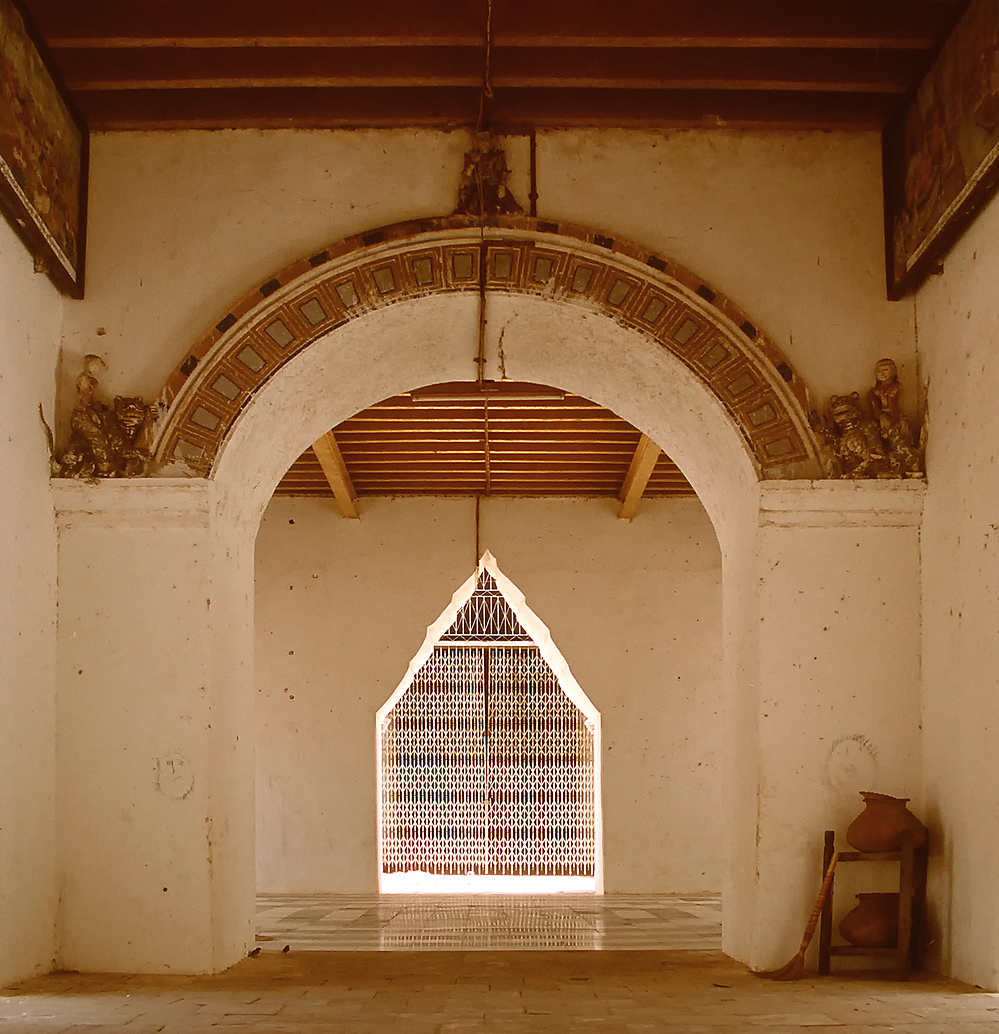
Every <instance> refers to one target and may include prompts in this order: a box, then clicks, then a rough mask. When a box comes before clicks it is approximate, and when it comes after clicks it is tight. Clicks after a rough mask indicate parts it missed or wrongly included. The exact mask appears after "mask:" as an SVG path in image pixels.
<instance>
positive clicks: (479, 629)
mask: <svg viewBox="0 0 999 1034" xmlns="http://www.w3.org/2000/svg"><path fill="white" fill-rule="evenodd" d="M439 641H440V642H442V643H462V642H469V641H475V642H503V643H530V641H531V637H530V636H529V635H528V634H527V632H526V631H525V629H524V626H523V625H522V624H521V623H520V622H519V621H518V620H517V615H516V614H514V612H513V610H512V608H511V607H510V604H509V603H507V601H506V599H505V598H504V596H503V594H502V593H501V592H500V591H499V587H498V586H497V585H496V579H495V578H493V576H492V575H491V574H490V573H489V572H488V571H483V572H482V573H481V574H480V575H479V584H478V587H477V588H476V590H475V592H473V593H472V595H471V596H469V597H468V599H467V600H466V601H465V603H464V605H463V606H462V608H461V610H459V611H458V614H457V617H455V619H454V624H452V625H451V627H450V628H449V629H448V630H447V631H446V632H445V633H444V634H443V635H442V636H441V637H440V640H439Z"/></svg>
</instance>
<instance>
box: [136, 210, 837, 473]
mask: <svg viewBox="0 0 999 1034" xmlns="http://www.w3.org/2000/svg"><path fill="white" fill-rule="evenodd" d="M483 256H485V270H484V274H483V282H484V285H485V289H486V290H487V291H489V292H503V293H513V294H525V295H532V296H535V297H542V298H548V299H551V300H553V301H559V302H563V303H566V304H572V305H580V306H583V307H585V308H588V309H590V310H591V311H595V312H600V313H602V314H604V315H606V316H608V317H610V318H611V319H613V320H615V321H616V322H618V323H620V324H623V325H624V326H627V327H630V328H631V329H633V330H637V331H639V332H641V333H642V334H644V335H645V336H646V337H648V338H650V339H652V340H653V341H655V342H657V343H658V344H660V345H661V346H662V347H664V348H667V349H669V351H670V352H672V353H673V354H674V355H676V356H677V357H678V358H679V359H680V360H682V361H683V362H684V363H685V364H686V366H687V367H688V368H689V369H690V370H692V371H693V372H694V373H695V374H696V375H697V376H698V377H699V378H700V379H701V380H702V381H703V382H704V383H705V385H706V386H707V387H708V388H709V389H710V390H711V391H712V392H713V393H714V394H715V395H716V396H717V397H718V399H719V400H720V401H721V403H722V405H723V406H724V407H725V408H726V410H727V411H728V413H729V414H730V416H731V417H732V419H733V421H734V422H735V423H736V424H737V425H738V427H739V428H740V429H741V431H742V434H743V436H744V438H745V440H746V443H747V445H748V448H749V450H750V452H751V453H752V455H753V456H754V457H755V458H756V463H757V465H758V468H759V471H760V474H761V476H762V477H765V478H813V477H821V466H820V462H819V448H818V443H817V442H816V440H815V437H814V435H813V433H812V431H811V430H810V428H809V421H808V414H809V413H812V412H813V405H812V402H811V396H810V394H809V392H808V389H807V387H806V385H805V384H804V383H803V381H802V380H801V378H800V377H799V376H798V374H797V373H796V372H795V370H794V369H793V367H792V366H791V365H790V363H788V361H787V359H786V358H785V357H784V355H783V354H782V353H781V352H780V350H779V349H778V348H777V347H776V346H775V345H774V344H773V343H772V342H770V341H769V340H767V339H766V338H765V337H764V335H762V334H761V333H760V331H759V330H758V329H757V328H756V326H755V325H754V324H752V323H751V322H750V321H749V319H748V318H747V317H746V314H745V313H744V312H742V310H740V309H739V308H737V307H736V306H735V305H733V304H732V303H731V302H730V301H728V299H726V298H724V297H723V296H722V295H720V294H718V293H717V292H716V291H715V290H713V289H712V288H710V287H709V286H708V285H706V284H705V283H703V282H702V281H701V280H700V279H699V278H697V277H695V276H694V275H693V274H691V273H690V272H689V271H687V270H685V269H683V268H681V267H679V266H677V265H675V264H674V263H671V262H668V261H667V260H666V259H664V258H662V257H661V256H659V255H657V254H655V253H653V252H649V251H648V250H646V249H644V248H641V247H640V246H638V245H636V244H633V243H631V242H629V241H625V240H621V239H620V238H615V237H610V236H606V235H604V234H601V233H599V232H595V231H593V230H591V229H587V228H584V227H581V226H576V225H573V224H567V223H555V222H547V221H545V220H542V219H531V218H527V217H523V216H511V217H506V216H504V217H500V218H496V219H491V220H489V221H488V223H487V225H486V227H485V229H484V230H483V229H482V228H481V227H480V225H479V223H478V221H477V220H475V219H472V218H469V217H466V216H444V217H441V218H437V219H427V220H421V221H413V222H407V223H397V224H395V225H393V226H388V227H383V228H381V229H378V230H373V231H371V232H370V233H365V234H360V235H358V236H355V237H349V238H347V239H346V240H342V241H339V242H337V243H335V244H332V245H330V246H329V247H328V248H325V249H323V250H322V251H319V252H317V253H316V254H315V255H312V256H310V257H309V258H306V259H302V260H300V261H298V262H296V263H293V264H292V265H290V266H288V267H286V268H285V269H283V270H282V271H281V272H280V273H278V274H276V275H275V276H274V277H272V278H271V279H269V280H268V281H267V282H266V283H264V284H262V285H261V286H260V287H259V288H257V289H256V290H254V291H252V292H251V293H250V294H248V295H246V296H245V297H244V298H243V299H242V300H241V301H240V302H239V303H238V304H237V305H235V306H234V307H233V308H232V309H231V311H230V312H228V313H226V315H225V316H223V318H222V319H220V320H219V321H218V323H217V324H216V325H215V326H214V327H213V328H212V329H211V330H210V331H209V332H208V333H207V334H205V335H204V336H203V337H202V338H201V339H200V340H199V341H198V342H197V343H196V344H195V345H194V347H193V348H192V349H191V350H190V352H189V353H188V355H187V356H186V357H185V359H184V360H183V362H182V363H181V364H180V365H179V366H178V367H177V369H176V370H175V371H174V373H173V374H172V376H171V377H170V379H169V380H168V381H167V383H166V385H165V387H164V388H163V391H162V393H161V395H160V398H159V411H160V413H161V414H162V416H161V418H160V419H159V420H158V421H157V427H156V430H155V437H154V441H153V461H154V463H153V470H157V469H159V470H164V469H165V468H171V469H174V470H176V469H182V470H185V469H186V470H187V471H189V472H190V473H192V474H195V475H201V476H206V477H207V476H210V475H211V472H212V470H213V468H214V466H215V464H216V462H217V460H218V458H219V456H220V455H221V451H222V449H223V448H224V446H225V441H226V438H227V436H228V434H229V433H230V431H231V429H232V427H233V424H234V423H235V420H236V418H237V416H238V415H239V413H240V412H241V411H242V409H243V408H244V407H245V406H246V405H247V404H249V402H250V401H251V399H252V398H253V396H254V394H255V393H256V392H257V391H258V390H259V389H260V388H261V387H262V386H263V385H264V384H266V383H267V381H268V380H269V378H270V377H271V376H272V375H273V374H274V372H275V371H276V370H278V369H279V368H280V367H281V366H283V365H284V364H285V363H286V362H288V361H289V360H290V359H291V358H292V357H293V356H294V355H296V354H297V353H298V352H300V351H301V350H302V349H303V348H307V347H308V346H309V345H310V344H311V343H312V342H314V341H316V340H317V339H319V338H321V337H324V336H325V335H327V334H329V333H331V332H333V331H335V330H336V329H337V328H338V327H341V326H343V325H344V324H346V323H348V322H350V321H351V320H355V319H358V318H361V317H363V316H364V315H366V314H367V313H369V312H372V311H374V310H376V309H380V308H382V307H384V306H386V305H391V304H394V303H395V302H398V301H402V300H404V299H410V298H419V297H425V296H428V295H433V294H440V293H449V292H455V291H474V292H478V291H479V289H480V266H479V264H480V261H481V260H482V257H483Z"/></svg>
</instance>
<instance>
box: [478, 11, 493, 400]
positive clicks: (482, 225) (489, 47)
mask: <svg viewBox="0 0 999 1034" xmlns="http://www.w3.org/2000/svg"><path fill="white" fill-rule="evenodd" d="M492 54H493V0H486V54H485V64H484V65H483V69H482V87H481V89H480V90H479V117H478V121H477V122H476V124H475V135H476V138H478V137H479V134H481V133H482V131H483V121H484V118H485V107H486V101H487V100H492V97H493V86H492V83H491V82H490V78H489V77H490V74H491V66H492ZM475 178H476V182H477V184H478V194H479V347H478V351H477V353H476V356H475V366H476V372H475V380H476V383H477V384H478V385H479V387H480V388H481V387H482V385H483V382H484V381H485V377H486V260H487V253H486V200H485V199H486V192H485V184H484V183H483V182H482V166H481V163H480V164H477V165H476V169H475Z"/></svg>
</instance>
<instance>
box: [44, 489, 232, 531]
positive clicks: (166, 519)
mask: <svg viewBox="0 0 999 1034" xmlns="http://www.w3.org/2000/svg"><path fill="white" fill-rule="evenodd" d="M49 485H50V487H51V492H52V506H53V509H54V511H55V517H56V523H57V524H58V526H59V527H60V528H64V527H68V526H69V525H70V524H81V523H88V524H94V525H104V526H107V525H129V526H132V527H143V526H145V527H151V526H156V525H162V526H164V527H167V526H169V527H177V526H180V525H192V526H201V527H206V526H207V524H208V521H209V519H210V516H211V514H212V513H213V512H214V508H215V485H214V483H213V482H211V481H205V480H203V479H201V478H156V479H150V478H120V479H118V478H114V479H111V478H108V479H105V480H101V481H98V482H97V483H96V484H91V483H89V482H86V481H77V480H74V479H72V478H53V479H52V480H51V481H50V482H49Z"/></svg>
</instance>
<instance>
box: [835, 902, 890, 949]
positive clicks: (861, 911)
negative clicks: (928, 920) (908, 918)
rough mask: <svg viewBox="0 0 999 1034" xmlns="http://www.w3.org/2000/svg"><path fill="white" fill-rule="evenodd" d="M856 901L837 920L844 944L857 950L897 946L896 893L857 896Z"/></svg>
mask: <svg viewBox="0 0 999 1034" xmlns="http://www.w3.org/2000/svg"><path fill="white" fill-rule="evenodd" d="M857 901H858V902H859V903H858V904H857V905H856V906H855V907H854V908H853V909H851V910H850V911H849V912H847V913H846V915H845V916H843V918H842V919H841V920H840V924H839V932H840V934H841V936H842V937H843V940H844V941H847V942H849V943H850V944H854V945H856V946H857V947H858V948H894V947H896V946H897V945H898V892H897V891H896V892H895V893H893V894H884V893H876V894H858V895H857Z"/></svg>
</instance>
